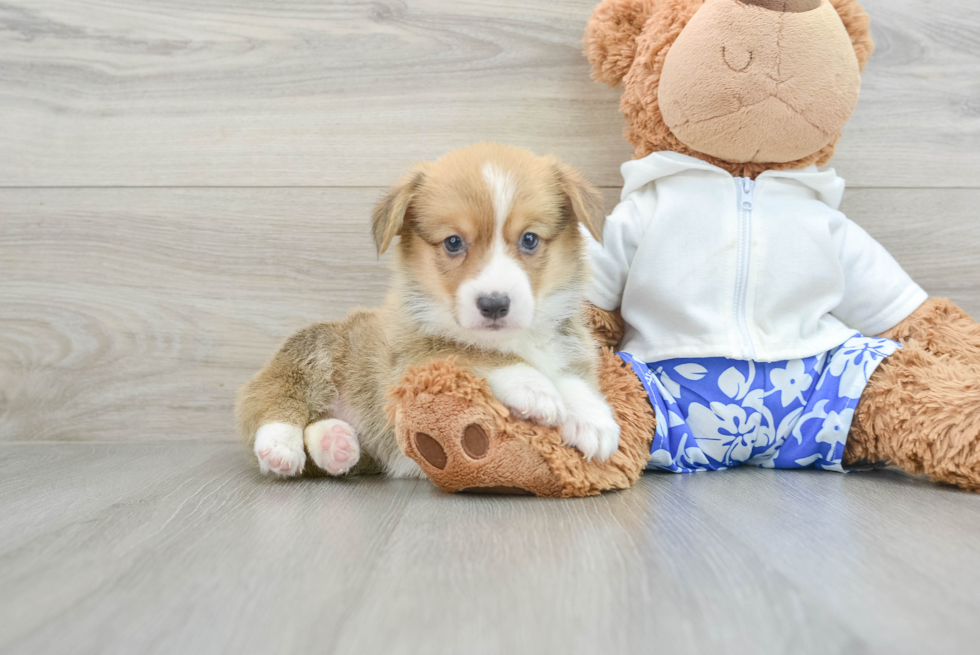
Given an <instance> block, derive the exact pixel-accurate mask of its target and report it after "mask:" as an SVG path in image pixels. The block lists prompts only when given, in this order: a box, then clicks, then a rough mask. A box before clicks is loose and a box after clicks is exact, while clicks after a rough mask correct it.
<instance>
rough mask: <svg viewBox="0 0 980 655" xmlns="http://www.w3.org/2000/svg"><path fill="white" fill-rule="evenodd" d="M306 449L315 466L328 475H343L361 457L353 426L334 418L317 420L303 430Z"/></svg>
mask: <svg viewBox="0 0 980 655" xmlns="http://www.w3.org/2000/svg"><path fill="white" fill-rule="evenodd" d="M303 440H304V441H305V442H306V449H307V450H308V451H309V453H310V457H311V458H312V459H313V461H314V462H315V463H316V465H317V466H319V467H320V468H322V469H323V470H324V471H326V472H327V473H329V474H330V475H343V474H345V473H347V472H348V471H350V470H351V469H352V468H353V467H354V465H355V464H357V461H358V460H359V459H360V458H361V447H360V444H358V442H357V435H356V434H355V433H354V428H353V427H352V426H351V425H349V424H348V423H345V422H344V421H341V420H339V419H335V418H328V419H325V420H323V421H317V422H316V423H311V424H310V425H308V426H306V430H304V431H303Z"/></svg>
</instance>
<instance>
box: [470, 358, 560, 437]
mask: <svg viewBox="0 0 980 655" xmlns="http://www.w3.org/2000/svg"><path fill="white" fill-rule="evenodd" d="M487 382H488V383H489V385H490V389H491V390H492V391H493V395H495V396H496V397H497V400H499V401H500V402H502V403H503V404H504V405H505V406H506V407H507V408H508V409H509V410H511V411H512V412H513V413H514V414H515V415H516V416H517V417H518V418H521V419H525V420H529V421H533V422H534V423H537V424H538V425H559V424H561V423H562V422H563V421H564V420H565V414H566V409H565V401H564V400H563V399H562V396H561V394H560V393H558V389H557V388H556V387H555V385H554V383H552V382H551V380H549V379H548V378H546V377H545V376H544V375H542V374H541V373H539V372H538V371H537V370H536V369H534V368H532V367H530V366H528V365H526V364H516V365H514V366H507V367H505V368H500V369H496V370H494V371H490V372H489V373H488V374H487Z"/></svg>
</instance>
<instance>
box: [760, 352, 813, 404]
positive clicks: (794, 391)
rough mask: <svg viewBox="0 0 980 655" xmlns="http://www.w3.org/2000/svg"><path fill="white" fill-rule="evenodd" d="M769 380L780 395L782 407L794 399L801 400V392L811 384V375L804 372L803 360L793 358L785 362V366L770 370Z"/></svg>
mask: <svg viewBox="0 0 980 655" xmlns="http://www.w3.org/2000/svg"><path fill="white" fill-rule="evenodd" d="M769 381H770V382H772V386H773V387H775V388H776V389H777V390H778V391H779V393H780V394H781V395H782V402H783V407H788V406H789V405H790V403H792V402H794V401H799V402H803V392H805V391H806V390H807V389H809V388H810V385H811V384H813V376H812V375H810V374H809V373H807V372H806V365H805V364H804V363H803V360H800V359H794V360H792V361H790V362H786V368H776V369H773V370H772V371H770V373H769Z"/></svg>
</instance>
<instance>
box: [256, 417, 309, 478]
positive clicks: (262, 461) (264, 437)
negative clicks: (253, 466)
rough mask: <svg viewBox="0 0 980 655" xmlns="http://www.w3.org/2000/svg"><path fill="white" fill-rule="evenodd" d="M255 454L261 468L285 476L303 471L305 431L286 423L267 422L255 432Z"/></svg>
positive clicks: (266, 471) (304, 462)
mask: <svg viewBox="0 0 980 655" xmlns="http://www.w3.org/2000/svg"><path fill="white" fill-rule="evenodd" d="M255 456H256V457H258V458H259V470H260V471H262V472H263V473H272V474H274V475H280V476H283V477H292V476H294V475H299V474H300V473H302V472H303V466H305V465H306V453H304V452H303V431H302V430H301V429H299V428H298V427H296V426H295V425H288V424H286V423H266V424H265V425H263V426H262V427H260V428H259V429H258V431H257V432H256V433H255Z"/></svg>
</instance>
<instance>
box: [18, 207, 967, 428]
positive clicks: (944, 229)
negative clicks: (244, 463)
mask: <svg viewBox="0 0 980 655" xmlns="http://www.w3.org/2000/svg"><path fill="white" fill-rule="evenodd" d="M381 192H382V190H381V189H332V190H331V189H20V190H13V189H6V190H2V191H0V225H3V230H2V231H0V308H2V311H0V441H4V440H6V441H11V440H21V441H23V440H69V441H75V440H102V441H126V440H155V439H173V440H180V439H222V440H231V439H234V435H233V434H232V417H231V413H232V403H233V399H234V392H235V390H236V389H237V388H238V386H239V385H241V384H242V383H243V382H244V381H245V380H247V379H248V378H249V377H250V376H251V375H252V374H253V373H254V372H255V371H256V370H258V368H259V367H260V366H261V365H262V364H263V363H264V361H265V360H266V359H267V358H268V357H270V356H271V355H272V353H273V351H274V350H275V349H276V348H277V347H278V345H279V343H280V342H281V341H282V340H284V339H285V338H286V337H288V336H289V335H290V334H291V333H292V332H294V331H295V330H297V329H299V328H300V327H302V326H303V325H305V324H307V323H310V322H313V321H317V320H329V319H335V318H339V317H341V316H343V315H344V314H345V313H346V312H347V311H349V310H350V309H352V308H353V307H355V306H358V305H373V304H377V303H380V302H381V301H382V298H383V296H384V292H385V288H386V284H387V277H388V271H387V262H386V261H385V260H382V261H378V259H377V258H376V256H375V253H374V248H373V244H372V242H371V240H370V237H369V231H368V226H367V221H368V218H367V217H368V216H369V212H370V209H371V206H372V204H373V203H374V202H375V200H376V199H377V198H378V197H379V196H380V195H381ZM616 196H617V192H616V191H615V190H611V189H608V190H606V197H607V204H609V205H610V207H611V206H612V205H613V204H614V203H615V199H616ZM978 206H980V191H977V190H923V189H909V190H894V189H892V190H888V189H885V190H852V191H850V192H849V194H848V195H847V200H846V203H845V206H844V207H843V209H844V210H845V211H846V212H848V214H849V215H850V216H851V217H852V218H854V220H856V221H857V222H858V223H860V224H861V225H863V226H864V227H865V228H866V229H867V230H868V231H869V232H870V233H871V234H872V235H874V236H875V237H877V238H878V239H880V240H881V242H882V243H883V244H884V245H885V246H886V247H887V248H889V249H890V250H891V252H892V253H893V254H894V255H895V257H896V258H897V259H898V260H899V262H900V263H902V264H903V265H904V266H905V267H906V268H907V269H908V271H909V272H910V273H911V274H912V275H913V277H915V278H916V279H917V280H919V281H920V283H921V284H923V286H924V287H925V288H926V289H927V290H928V291H929V292H930V293H933V294H936V295H947V296H950V297H952V298H953V299H954V300H955V301H957V302H959V303H961V304H962V306H963V307H964V308H965V309H966V310H967V311H970V312H973V313H974V315H977V316H980V277H978V274H977V271H976V263H975V262H976V244H977V243H980V221H977V220H976V218H977V216H976V212H977V210H976V208H977V207H978Z"/></svg>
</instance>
